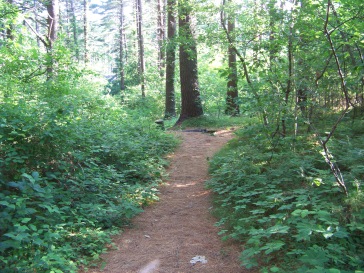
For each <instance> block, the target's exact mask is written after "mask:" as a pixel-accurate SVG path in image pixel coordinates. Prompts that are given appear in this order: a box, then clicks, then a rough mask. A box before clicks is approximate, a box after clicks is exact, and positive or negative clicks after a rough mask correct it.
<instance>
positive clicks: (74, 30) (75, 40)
mask: <svg viewBox="0 0 364 273" xmlns="http://www.w3.org/2000/svg"><path fill="white" fill-rule="evenodd" d="M70 6H71V24H72V33H73V46H74V50H75V54H76V59H77V60H80V49H79V47H78V33H77V20H76V10H75V1H74V0H70Z"/></svg>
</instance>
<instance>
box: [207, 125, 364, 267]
mask: <svg viewBox="0 0 364 273" xmlns="http://www.w3.org/2000/svg"><path fill="white" fill-rule="evenodd" d="M350 122H351V121H349V120H348V121H347V122H346V123H345V126H342V128H343V129H341V131H340V133H339V134H338V135H337V136H336V137H335V140H334V142H333V143H332V144H331V145H332V148H331V150H332V152H333V154H334V155H335V158H336V157H337V158H338V159H337V164H339V167H340V168H341V171H342V172H343V174H344V177H345V179H346V182H347V186H348V188H349V196H348V197H346V196H345V194H343V192H341V190H340V188H339V187H338V186H337V184H336V183H335V179H334V178H333V175H332V174H331V172H330V170H329V168H328V166H327V165H326V164H325V162H324V160H323V158H322V157H321V155H320V149H321V148H320V147H319V146H318V145H317V143H316V141H315V138H314V137H313V136H311V135H307V136H304V137H303V136H302V137H297V138H296V139H290V138H284V139H272V138H267V137H266V134H265V132H264V130H263V129H260V128H259V127H257V126H247V127H246V128H245V129H243V130H241V131H239V132H238V133H237V135H238V138H237V139H235V140H234V141H232V142H230V143H229V145H228V146H227V148H226V149H225V150H223V151H221V152H220V154H218V155H217V156H215V157H214V158H213V160H212V161H210V162H211V173H212V176H213V178H212V179H211V180H210V181H209V182H208V186H209V187H210V188H212V189H213V191H214V192H215V193H216V204H215V213H216V215H217V216H218V217H219V218H220V221H219V222H218V226H220V227H221V228H222V230H221V232H220V234H222V235H224V238H225V239H228V238H233V239H236V240H239V241H241V242H242V243H244V246H245V247H244V249H245V250H244V251H243V252H242V254H241V260H242V264H243V265H244V266H245V267H247V268H251V267H255V266H261V267H263V268H262V272H359V271H360V270H363V269H364V263H363V261H364V256H363V253H364V244H363V240H362V238H363V236H364V218H363V215H364V207H363V204H364V196H363V193H362V184H363V181H364V169H363V168H362V164H361V163H362V153H361V151H362V150H363V148H364V146H363V143H364V134H362V133H361V134H358V133H356V130H352V129H354V128H362V127H361V126H363V121H362V120H356V121H355V124H356V126H352V125H351V124H350Z"/></svg>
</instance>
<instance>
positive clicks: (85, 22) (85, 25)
mask: <svg viewBox="0 0 364 273" xmlns="http://www.w3.org/2000/svg"><path fill="white" fill-rule="evenodd" d="M83 5H84V6H83V7H84V11H83V33H84V47H85V56H84V58H85V65H86V64H87V63H88V62H89V60H90V57H89V49H88V9H89V3H88V0H84V1H83Z"/></svg>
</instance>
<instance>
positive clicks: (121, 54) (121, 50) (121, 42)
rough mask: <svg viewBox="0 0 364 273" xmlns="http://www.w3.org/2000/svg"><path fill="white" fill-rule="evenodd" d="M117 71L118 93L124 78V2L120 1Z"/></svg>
mask: <svg viewBox="0 0 364 273" xmlns="http://www.w3.org/2000/svg"><path fill="white" fill-rule="evenodd" d="M119 16H120V17H119V20H120V25H119V35H120V37H119V58H120V63H119V69H120V91H121V92H123V91H124V90H125V77H124V0H120V15H119Z"/></svg>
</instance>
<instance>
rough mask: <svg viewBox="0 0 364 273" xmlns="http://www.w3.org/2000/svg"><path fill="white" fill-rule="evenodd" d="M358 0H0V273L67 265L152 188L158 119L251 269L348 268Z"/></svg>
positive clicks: (356, 133)
mask: <svg viewBox="0 0 364 273" xmlns="http://www.w3.org/2000/svg"><path fill="white" fill-rule="evenodd" d="M363 30H364V2H363V1H362V0H282V1H279V0H258V1H253V0H239V1H238V0H223V1H222V2H219V1H203V0H180V1H175V0H167V1H161V0H148V1H145V0H118V1H116V0H109V1H106V0H105V1H101V0H100V1H96V0H92V1H88V0H84V1H75V0H6V1H5V0H0V170H1V171H0V271H1V272H77V268H80V267H83V268H87V267H90V266H93V265H95V264H97V263H98V260H99V255H100V253H102V252H103V251H104V250H105V245H106V244H107V243H110V235H111V234H115V233H116V232H118V230H119V229H118V228H120V227H122V226H123V225H125V224H127V223H128V221H129V220H130V218H132V217H133V216H134V215H135V214H137V213H139V212H141V211H142V208H143V206H145V205H147V204H149V203H151V202H154V201H156V200H157V199H158V196H157V193H158V185H159V183H160V182H161V179H162V177H163V172H164V167H165V166H166V164H167V162H166V161H165V159H164V156H165V155H166V154H167V153H168V152H171V151H172V150H173V149H174V148H175V146H176V145H177V143H178V141H177V140H175V139H174V138H173V137H172V136H171V135H169V134H166V133H165V132H163V131H162V130H160V128H158V126H157V125H156V124H155V123H154V121H155V120H156V119H159V118H164V119H165V124H166V127H172V126H174V125H175V127H174V128H180V126H182V127H185V126H190V127H199V128H205V127H213V128H221V127H225V128H226V127H231V126H233V127H235V128H239V129H238V130H237V133H236V134H237V137H236V139H235V140H234V141H232V142H231V143H230V144H229V145H228V146H227V147H226V148H225V149H224V150H223V151H221V152H220V153H219V154H218V155H217V156H215V157H214V159H212V160H211V174H212V177H213V178H212V179H211V181H209V182H208V187H210V188H211V189H212V190H213V191H214V192H215V193H216V204H215V205H214V207H215V212H214V213H215V215H216V216H217V217H218V218H219V219H220V220H219V223H218V224H219V225H220V226H221V235H223V239H234V240H236V241H237V242H241V244H244V246H245V247H244V251H243V253H242V256H241V260H242V266H245V267H247V268H251V267H258V268H259V269H260V270H261V271H262V272H333V273H334V272H335V273H336V272H363V271H364V256H363V253H364V244H363V242H364V238H363V236H364V223H363V219H364V206H363V204H364V203H363V190H362V187H363V180H364V158H363V155H364V119H363V114H364V104H363V103H364V102H363V99H364V31H363Z"/></svg>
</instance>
